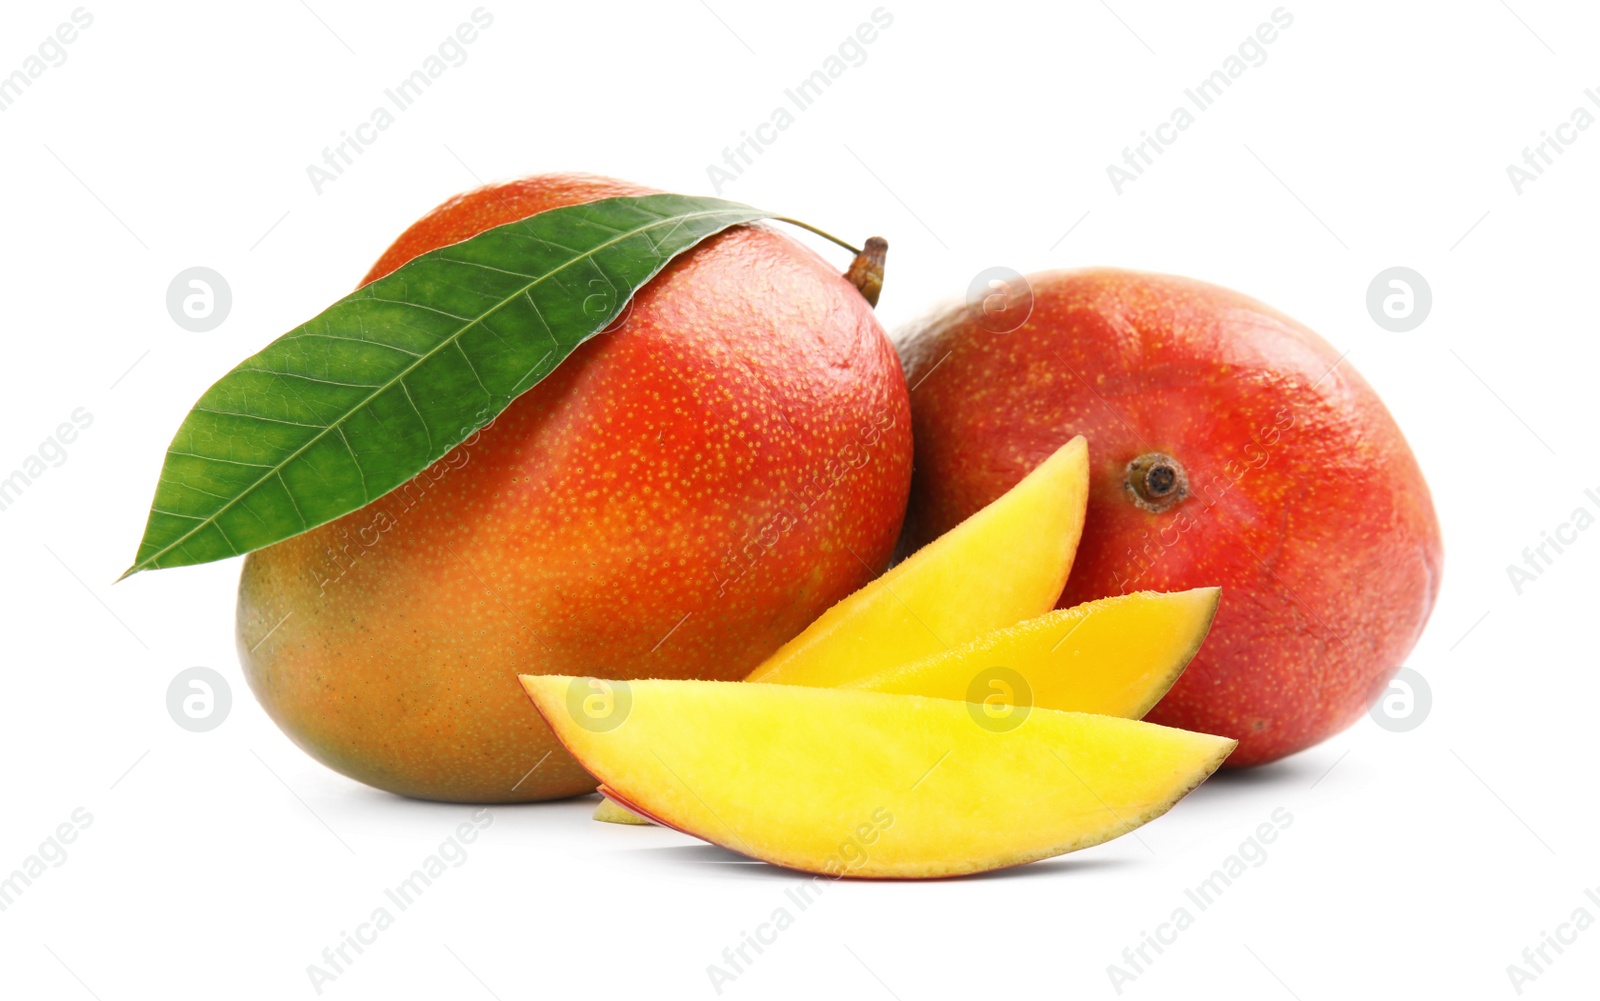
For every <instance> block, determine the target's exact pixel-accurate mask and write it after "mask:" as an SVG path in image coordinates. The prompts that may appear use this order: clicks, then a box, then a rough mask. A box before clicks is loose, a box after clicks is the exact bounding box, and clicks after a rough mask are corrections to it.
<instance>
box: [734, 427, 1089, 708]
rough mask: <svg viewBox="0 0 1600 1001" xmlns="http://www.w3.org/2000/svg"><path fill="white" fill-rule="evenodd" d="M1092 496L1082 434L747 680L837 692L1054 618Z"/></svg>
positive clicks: (802, 635)
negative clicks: (870, 674)
mask: <svg viewBox="0 0 1600 1001" xmlns="http://www.w3.org/2000/svg"><path fill="white" fill-rule="evenodd" d="M1088 499H1089V448H1088V443H1087V442H1085V440H1084V439H1083V438H1082V437H1081V436H1080V437H1077V438H1074V439H1072V440H1071V441H1069V442H1067V443H1066V444H1065V445H1063V446H1061V447H1060V448H1059V449H1057V450H1056V451H1055V453H1054V454H1052V455H1051V456H1050V457H1049V458H1048V459H1046V460H1044V462H1042V463H1040V464H1039V465H1038V466H1037V467H1035V468H1034V469H1033V471H1032V472H1030V473H1028V475H1027V476H1025V477H1023V479H1022V480H1021V481H1020V482H1019V483H1017V485H1016V486H1014V487H1012V488H1011V489H1010V490H1008V491H1006V492H1005V493H1004V494H1002V495H1001V496H1000V497H999V498H997V499H996V500H995V501H993V502H992V503H990V504H989V505H988V506H986V507H984V508H982V509H981V510H979V511H978V512H977V513H975V514H973V515H972V516H971V517H969V518H968V519H967V520H966V521H963V522H962V523H961V524H959V525H957V526H956V527H954V528H952V529H951V530H950V531H948V532H946V533H944V534H943V535H941V536H940V537H939V538H937V539H935V540H934V541H932V542H930V543H929V544H928V545H926V546H924V547H923V548H921V549H919V550H917V551H916V552H915V553H913V554H912V555H911V556H909V557H907V558H906V559H905V560H904V561H902V562H901V563H899V564H898V565H897V566H895V567H893V568H891V569H890V570H889V571H888V572H887V573H884V574H883V575H882V576H880V577H878V578H876V579H875V580H873V581H871V582H870V583H868V584H867V585H865V586H864V587H862V588H861V589H860V590H858V591H856V592H855V593H853V594H851V595H849V596H848V597H846V598H844V599H843V600H841V601H840V602H839V603H838V604H836V605H834V606H833V607H832V608H829V609H828V610H827V611H826V612H824V613H822V615H821V616H820V617H818V618H817V620H816V621H815V622H813V623H811V625H810V626H808V627H806V629H805V630H804V631H803V632H801V633H800V635H798V636H796V637H795V638H794V639H792V640H790V641H789V642H788V643H785V644H784V645H783V646H782V647H780V648H778V650H777V652H776V653H774V654H773V655H772V656H771V657H768V658H767V659H766V660H765V661H764V662H762V663H761V664H760V665H758V666H757V667H756V669H755V670H754V671H753V672H751V673H750V675H749V676H748V677H747V678H746V680H748V681H764V682H769V683H774V684H791V685H811V686H817V687H833V686H836V685H840V684H843V683H844V682H846V681H851V680H854V678H856V677H858V676H859V675H860V674H861V673H863V672H864V671H872V670H878V669H883V668H888V667H892V666H897V665H899V664H904V663H908V662H910V661H915V660H921V659H922V658H924V657H931V656H933V655H934V654H937V653H939V652H941V651H943V650H946V649H948V648H949V647H951V646H959V645H961V644H964V643H967V642H969V641H971V640H974V639H977V638H978V637H979V636H982V635H983V634H985V633H987V632H990V631H992V630H995V629H999V628H1001V627H1003V626H1009V625H1013V624H1015V623H1017V622H1021V621H1022V620H1024V619H1028V618H1032V617H1033V616H1036V615H1041V614H1043V613H1045V612H1047V611H1049V610H1050V609H1051V608H1053V607H1054V606H1055V603H1056V601H1057V599H1058V598H1060V596H1061V589H1062V588H1063V587H1065V586H1066V582H1067V575H1068V573H1069V572H1070V571H1071V570H1072V561H1073V557H1074V556H1075V555H1076V554H1077V551H1078V542H1079V540H1080V539H1081V537H1082V535H1083V518H1084V513H1085V511H1086V509H1087V505H1088ZM974 580H981V581H982V582H983V586H982V587H981V588H974V587H972V586H971V585H972V582H973V581H974Z"/></svg>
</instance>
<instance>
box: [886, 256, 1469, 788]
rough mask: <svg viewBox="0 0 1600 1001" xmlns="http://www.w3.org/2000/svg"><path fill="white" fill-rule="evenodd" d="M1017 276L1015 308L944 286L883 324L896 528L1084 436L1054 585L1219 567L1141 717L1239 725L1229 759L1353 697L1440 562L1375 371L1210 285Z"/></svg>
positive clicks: (1146, 578) (1382, 660) (1106, 271)
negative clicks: (1193, 648) (1197, 642)
mask: <svg viewBox="0 0 1600 1001" xmlns="http://www.w3.org/2000/svg"><path fill="white" fill-rule="evenodd" d="M1027 281H1028V284H1029V286H1030V287H1031V290H1032V294H1033V308H1032V312H1031V314H1030V315H1029V316H1028V318H1027V320H1026V322H1025V323H1023V324H1022V325H1021V326H1020V327H1018V328H1017V329H1015V330H1011V331H1009V332H1006V333H995V332H992V331H990V330H986V329H983V327H982V326H981V325H980V324H979V323H977V322H975V320H974V317H973V316H972V315H971V314H970V313H969V312H968V311H967V310H965V309H960V308H956V309H951V310H947V311H945V312H942V313H939V314H935V315H934V316H932V317H931V318H929V319H928V320H926V321H925V322H924V323H922V324H921V325H920V326H919V327H918V328H917V329H916V330H914V331H910V332H908V336H907V337H906V338H905V339H904V341H903V342H902V344H903V349H902V350H903V357H904V359H905V362H906V372H907V378H908V379H910V380H911V384H912V385H915V386H917V391H916V394H915V398H914V402H915V408H914V411H913V415H912V416H913V429H914V433H915V438H916V453H917V462H916V477H915V479H914V482H913V484H912V499H911V510H910V513H909V514H908V515H907V526H906V534H907V538H908V540H909V541H910V542H911V543H913V544H921V543H924V542H926V541H928V540H930V539H934V538H937V537H938V536H939V535H940V534H942V533H943V532H944V531H946V530H947V529H948V528H949V527H950V526H952V525H954V524H956V523H957V522H959V521H960V520H961V519H962V518H964V517H966V516H967V515H969V514H971V513H972V512H973V511H976V510H978V509H979V508H981V507H982V506H983V505H984V504H987V503H989V502H990V501H991V500H993V499H994V498H996V497H998V496H1000V495H1001V494H1002V493H1004V492H1005V491H1006V490H1007V489H1009V488H1010V487H1011V485H1012V484H1014V483H1016V482H1017V481H1018V480H1020V479H1021V478H1022V477H1023V475H1024V474H1025V473H1026V472H1027V471H1028V470H1029V469H1031V468H1032V467H1033V465H1034V464H1035V463H1037V462H1038V461H1039V459H1040V458H1042V457H1043V456H1045V455H1048V454H1049V452H1050V450H1051V449H1053V448H1054V447H1055V446H1056V444H1057V443H1058V442H1061V441H1064V440H1065V439H1066V438H1068V437H1070V436H1072V435H1076V434H1081V435H1084V436H1085V437H1086V438H1088V440H1089V455H1090V457H1091V460H1092V465H1091V468H1090V473H1089V476H1090V488H1089V506H1088V516H1087V519H1086V521H1085V527H1084V533H1083V542H1082V544H1081V545H1080V546H1079V549H1078V556H1077V561H1076V563H1075V564H1074V565H1073V570H1072V576H1071V578H1069V579H1068V581H1067V585H1066V588H1065V590H1064V591H1063V592H1062V595H1061V600H1060V602H1059V603H1058V607H1061V608H1068V607H1071V606H1073V605H1077V604H1081V603H1083V602H1085V601H1089V600H1092V599H1095V598H1102V597H1105V596H1107V595H1114V594H1124V593H1127V592H1130V591H1137V590H1154V591H1181V590H1185V589H1188V588H1194V587H1208V586H1219V587H1221V588H1222V604H1221V607H1220V609H1219V610H1218V612H1217V617H1216V620H1215V622H1214V623H1213V624H1212V627H1211V633H1210V636H1209V637H1208V639H1207V640H1206V643H1205V645H1204V646H1203V647H1202V648H1201V650H1200V652H1199V654H1198V655H1197V656H1196V657H1195V659H1194V661H1193V662H1191V663H1190V665H1189V667H1188V669H1187V670H1186V671H1185V672H1184V674H1183V676H1182V677H1181V678H1179V679H1178V682H1177V684H1176V685H1175V686H1173V689H1172V691H1171V692H1169V693H1168V694H1167V696H1166V697H1165V698H1164V699H1162V700H1161V702H1160V704H1159V705H1157V706H1156V707H1155V709H1154V710H1152V711H1151V713H1150V715H1149V716H1148V717H1147V719H1149V720H1150V721H1151V722H1155V723H1160V724H1163V725H1165V726H1173V727H1180V728H1183V729H1188V730H1199V731H1203V732H1205V733H1216V734H1222V735H1225V736H1228V737H1233V738H1235V739H1237V740H1238V741H1239V748H1238V750H1237V751H1235V752H1234V754H1233V755H1232V757H1230V758H1229V759H1228V765H1229V766H1230V767H1240V766H1246V765H1256V764H1264V763H1266V762H1270V761H1275V760H1277V759H1279V758H1282V757H1284V756H1285V755H1288V754H1293V753H1294V752H1296V751H1299V750H1302V749H1304V748H1307V747H1310V746H1312V745H1313V744H1316V743H1318V742H1320V741H1322V740H1325V739H1327V738H1328V737H1330V736H1332V735H1334V734H1336V733H1338V732H1339V731H1341V730H1343V729H1345V728H1346V727H1348V726H1350V725H1351V724H1352V723H1354V722H1355V721H1357V720H1359V719H1360V718H1361V717H1362V715H1363V714H1365V712H1366V710H1367V707H1368V706H1369V705H1370V704H1371V701H1372V700H1373V699H1374V698H1375V697H1376V696H1377V695H1378V694H1379V693H1381V692H1382V690H1383V686H1384V684H1385V683H1386V682H1387V681H1388V679H1389V678H1391V677H1393V676H1394V673H1395V671H1396V670H1398V669H1399V668H1400V666H1401V665H1402V664H1404V663H1405V659H1406V656H1407V655H1408V654H1409V653H1410V652H1411V649H1412V647H1413V646H1414V645H1415V644H1416V642H1417V639H1418V637H1419V636H1420V635H1421V634H1422V629H1423V626H1424V625H1425V624H1426V623H1427V621H1428V616H1429V614H1430V613H1431V612H1432V610H1433V605H1434V601H1435V599H1436V598H1437V596H1438V592H1439V582H1440V576H1441V574H1442V572H1443V570H1442V561H1443V551H1442V547H1441V542H1440V533H1439V522H1438V519H1437V517H1436V516H1435V514H1434V508H1433V499H1432V497H1431V495H1430V494H1429V492H1428V485H1427V483H1426V482H1425V481H1424V479H1423V476H1422V472H1421V470H1420V469H1419V468H1418V466H1417V461H1416V458H1415V457H1414V456H1413V455H1412V452H1411V448H1410V446H1409V445H1408V444H1407V443H1406V440H1405V437H1404V436H1403V435H1402V434H1401V432H1400V428H1399V427H1398V426H1397V425H1396V424H1395V421H1394V418H1393V417H1392V416H1390V414H1389V411H1388V410H1387V409H1386V408H1385V407H1384V405H1383V403H1382V401H1381V400H1380V399H1379V398H1378V394H1377V393H1376V392H1374V391H1373V389H1372V387H1371V386H1370V385H1368V384H1367V382H1366V380H1364V379H1363V378H1362V377H1361V376H1360V374H1358V373H1357V372H1356V371H1355V369H1354V368H1352V367H1351V364H1350V362H1349V361H1348V360H1347V359H1344V358H1343V357H1342V356H1341V355H1340V353H1339V352H1338V351H1336V350H1334V349H1333V348H1332V347H1331V346H1330V345H1329V344H1328V343H1327V342H1326V341H1324V340H1323V339H1322V338H1321V337H1319V336H1317V334H1315V333H1314V332H1312V331H1311V330H1309V329H1307V328H1306V327H1305V326H1304V325H1302V324H1300V323H1297V322H1296V321H1294V320H1292V319H1290V318H1289V317H1287V316H1284V315H1283V314H1282V313H1279V312H1277V311H1276V310H1274V309H1272V308H1270V307H1268V306H1265V305H1263V304H1262V303H1260V302H1257V301H1256V300H1254V299H1252V298H1250V297H1248V296H1246V295H1243V294H1241V293H1239V292H1235V291H1232V290H1230V289H1225V288H1220V287H1218V286H1215V285H1209V284H1206V283H1204V282H1200V281H1195V280H1192V279H1188V278H1179V277H1174V276H1170V275H1159V274H1148V273H1144V272H1138V271H1126V270H1120V269H1115V268H1088V269H1083V270H1076V271H1052V272H1045V273H1041V274H1035V275H1030V276H1028V279H1027ZM930 373H931V374H930ZM924 380H925V381H924ZM1150 451H1157V452H1162V453H1165V454H1167V455H1170V456H1172V457H1174V458H1176V459H1177V460H1178V461H1179V462H1181V463H1182V464H1183V466H1184V468H1185V470H1186V472H1187V474H1188V478H1189V484H1190V490H1191V493H1190V496H1189V497H1188V498H1187V499H1186V500H1184V501H1183V502H1182V503H1179V504H1178V505H1176V506H1175V507H1172V508H1170V509H1169V510H1167V511H1164V512H1161V513H1151V512H1149V511H1146V510H1142V509H1141V508H1139V507H1137V506H1135V505H1134V504H1133V503H1131V502H1130V501H1129V500H1128V497H1127V495H1126V493H1125V491H1124V487H1123V480H1124V471H1125V469H1126V467H1127V464H1128V462H1129V461H1130V460H1132V459H1134V458H1136V457H1138V456H1140V455H1141V454H1144V453H1147V452H1150Z"/></svg>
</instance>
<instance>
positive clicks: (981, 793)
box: [521, 675, 1236, 879]
mask: <svg viewBox="0 0 1600 1001" xmlns="http://www.w3.org/2000/svg"><path fill="white" fill-rule="evenodd" d="M521 681H522V684H523V687H524V688H525V689H526V691H527V692H528V695H529V696H530V698H532V700H533V702H534V705H535V706H536V707H537V708H538V711H539V712H540V714H541V715H542V716H543V717H544V719H545V721H546V722H547V723H548V724H549V725H550V727H551V729H552V730H553V731H554V732H555V734H556V736H557V738H558V739H560V741H561V742H562V744H563V745H564V746H565V747H566V749H567V750H568V751H569V752H570V753H572V754H573V756H574V757H576V758H577V759H578V761H579V762H580V763H582V765H583V766H584V767H585V768H586V769H588V770H589V772H590V773H591V774H593V775H594V776H596V777H597V778H598V779H599V780H600V781H601V783H602V785H603V787H604V789H605V790H606V795H607V796H608V797H610V798H612V799H614V800H616V801H617V802H618V803H619V804H620V805H622V806H624V807H627V808H628V809H630V810H632V811H634V812H635V813H638V814H640V815H641V816H644V817H647V818H649V819H652V820H655V821H657V822H659V823H661V824H663V825H665V826H668V827H671V828H674V829H676V830H679V831H682V832H684V833H686V834H690V835H692V836H694V837H697V838H700V839H702V840H705V841H709V842H711V843H713V844H718V845H721V846H723V847H725V848H728V849H731V850H733V851H735V852H739V853H741V854H744V855H747V856H749V857H751V858H755V859H760V860H762V861H765V862H769V863H772V864H774V865H779V866H784V867H787V868H790V869H796V870H800V871H803V872H810V873H817V874H819V875H826V876H832V877H850V878H878V879H921V878H938V877H946V876H960V875H966V874H970V873H975V872H984V871H987V870H990V869H999V868H1004V867H1008V866H1014V865H1021V864H1024V863H1027V862H1032V861H1036V860H1039V859H1044V858H1050V857H1052V856H1056V855H1061V854H1063V853H1066V852H1071V851H1076V850H1079V849H1082V848H1087V847H1090V846H1092V845H1098V844H1101V843H1103V842H1105V841H1109V840H1111V839H1113V838H1116V837H1119V836H1121V835H1123V834H1126V833H1128V832H1129V831H1132V830H1134V829H1136V828H1138V827H1140V826H1142V825H1144V824H1146V823H1148V822H1150V821H1151V820H1154V819H1156V818H1157V817H1159V816H1161V815H1162V814H1164V813H1166V812H1167V810H1169V809H1171V807H1172V806H1173V804H1174V803H1176V802H1177V801H1178V800H1179V799H1182V798H1183V797H1184V796H1185V795H1187V794H1188V793H1189V792H1190V791H1191V790H1193V789H1194V788H1195V787H1196V786H1198V785H1199V784H1200V783H1201V782H1203V781H1204V780H1205V779H1206V778H1207V777H1209V776H1210V775H1211V774H1212V773H1213V772H1214V771H1215V770H1216V769H1217V768H1218V767H1219V766H1220V765H1221V764H1222V762H1223V760H1224V759H1226V758H1227V756H1228V754H1229V753H1231V752H1232V750H1233V748H1234V747H1235V746H1236V742H1235V741H1233V740H1230V739H1228V738H1225V737H1215V736H1211V735H1209V734H1201V733H1191V732H1189V731H1186V730H1177V729H1172V728H1169V727H1163V726H1157V725H1155V724H1152V723H1144V722H1141V721H1138V720H1129V719H1122V718H1119V717H1114V716H1100V715H1091V714H1086V713H1071V712H1061V711H1057V710H1051V709H1040V708H1037V707H1034V708H1032V709H1030V710H1028V711H1027V712H1025V713H1022V714H1020V716H1019V717H1009V718H1007V719H1006V720H1004V721H1001V722H998V723H997V722H996V721H995V720H993V719H990V718H988V717H987V716H986V715H985V714H984V713H983V712H982V707H981V706H978V705H975V704H972V703H967V702H958V701H954V700H950V699H935V698H926V697H923V696H917V695H899V694H891V693H884V692H872V691H861V690H855V689H828V688H810V687H804V686H796V685H770V684H759V683H755V684H752V683H748V682H719V681H660V680H644V681H631V682H620V681H597V680H595V679H592V678H574V677H566V676H560V675H539V676H534V675H522V676H521ZM597 692H598V693H603V696H604V697H593V693H597Z"/></svg>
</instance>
